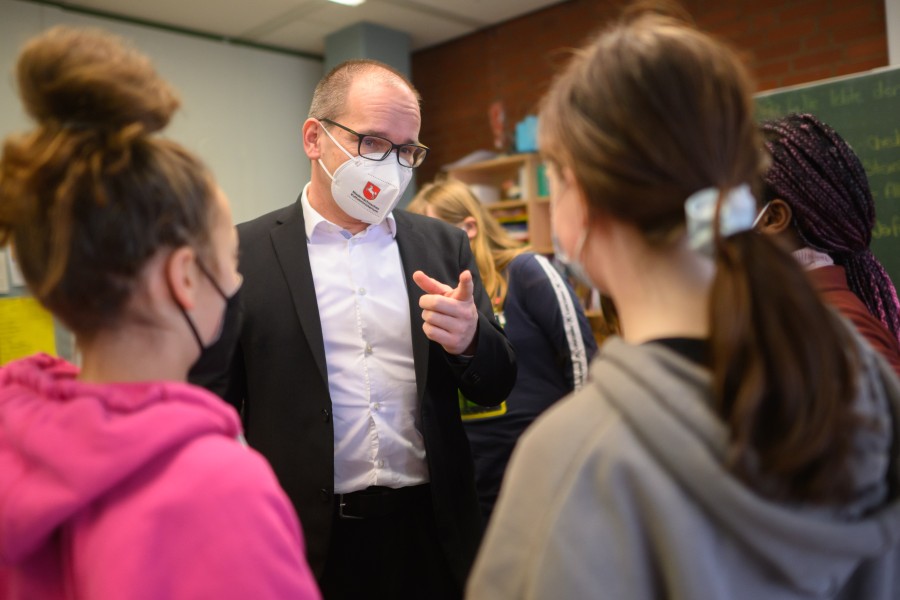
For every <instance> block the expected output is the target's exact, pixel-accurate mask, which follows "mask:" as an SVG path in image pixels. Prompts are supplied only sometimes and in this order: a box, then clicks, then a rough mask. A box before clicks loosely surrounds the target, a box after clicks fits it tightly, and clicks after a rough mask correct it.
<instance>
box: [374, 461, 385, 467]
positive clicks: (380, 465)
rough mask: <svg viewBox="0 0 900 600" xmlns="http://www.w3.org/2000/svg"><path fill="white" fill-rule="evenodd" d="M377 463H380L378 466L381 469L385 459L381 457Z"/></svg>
mask: <svg viewBox="0 0 900 600" xmlns="http://www.w3.org/2000/svg"><path fill="white" fill-rule="evenodd" d="M375 464H376V465H378V468H379V469H380V468H381V467H383V466H384V461H383V460H380V459H379V461H378V462H377V463H375Z"/></svg>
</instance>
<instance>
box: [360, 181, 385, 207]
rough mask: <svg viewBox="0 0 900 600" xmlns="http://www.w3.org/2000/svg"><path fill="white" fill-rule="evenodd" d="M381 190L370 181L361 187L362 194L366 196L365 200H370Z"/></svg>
mask: <svg viewBox="0 0 900 600" xmlns="http://www.w3.org/2000/svg"><path fill="white" fill-rule="evenodd" d="M380 192H381V188H380V187H378V186H377V185H375V184H374V183H372V182H371V181H370V182H369V183H367V184H366V187H365V188H363V196H365V197H366V200H368V201H370V202H371V201H372V200H374V199H375V198H377V197H378V194H379V193H380Z"/></svg>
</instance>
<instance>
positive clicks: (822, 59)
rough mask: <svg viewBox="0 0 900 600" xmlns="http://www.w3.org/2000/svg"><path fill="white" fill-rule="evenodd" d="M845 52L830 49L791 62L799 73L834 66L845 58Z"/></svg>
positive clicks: (805, 55)
mask: <svg viewBox="0 0 900 600" xmlns="http://www.w3.org/2000/svg"><path fill="white" fill-rule="evenodd" d="M843 54H844V53H843V52H842V51H841V49H840V48H828V49H826V50H821V51H818V52H810V53H808V54H804V55H803V56H800V57H798V58H795V59H793V60H792V61H791V64H792V66H793V67H794V69H796V70H797V71H805V70H807V69H813V68H817V67H820V66H829V67H830V66H832V65H834V64H835V63H837V62H838V61H840V60H841V59H842V58H843Z"/></svg>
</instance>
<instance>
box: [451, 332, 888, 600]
mask: <svg viewBox="0 0 900 600" xmlns="http://www.w3.org/2000/svg"><path fill="white" fill-rule="evenodd" d="M860 344H861V345H860V348H861V350H860V351H861V353H862V359H863V360H862V362H863V364H862V368H861V371H862V373H863V377H862V378H861V381H860V384H859V396H858V398H857V401H856V410H857V412H859V413H860V414H864V415H866V416H867V417H868V418H870V419H871V420H872V422H873V424H874V426H873V428H871V429H870V430H867V431H866V432H864V433H861V434H860V435H859V436H857V439H855V440H854V442H855V453H854V457H853V461H854V473H855V481H856V491H857V494H856V497H855V499H854V501H853V502H851V503H849V504H847V505H846V506H841V507H833V508H823V507H815V508H814V507H807V506H797V505H793V506H789V505H785V504H782V503H776V502H773V501H770V500H768V499H766V498H764V497H762V496H760V495H759V494H757V493H755V492H754V491H752V490H751V489H749V488H748V487H747V486H745V485H744V484H743V483H741V482H740V481H738V480H737V479H736V478H735V477H733V476H732V475H731V474H730V473H729V472H728V470H727V469H726V468H725V466H724V462H725V460H724V457H725V453H726V448H727V441H728V432H727V429H726V427H725V425H724V424H723V423H722V422H721V421H720V420H719V419H718V418H717V417H716V416H715V414H714V413H713V412H712V410H711V409H710V406H711V402H712V399H711V378H710V373H709V371H708V370H706V369H704V368H702V367H700V366H698V365H696V364H694V363H692V362H691V361H689V360H687V359H686V358H684V357H682V356H680V355H679V354H677V353H675V352H673V351H672V350H670V349H668V348H667V347H665V346H663V345H661V344H654V343H649V344H644V345H640V346H632V345H628V344H626V343H625V342H623V341H622V340H619V339H615V338H614V339H611V340H608V341H607V342H606V343H605V344H604V345H603V347H602V348H601V350H600V354H599V355H598V357H597V358H596V359H595V360H594V362H593V364H592V366H591V381H590V382H589V384H588V385H587V386H585V388H583V389H582V390H581V391H580V392H578V393H576V394H574V395H572V396H570V397H568V398H567V399H565V400H563V401H561V402H560V403H558V404H557V405H556V406H555V407H554V408H552V409H551V410H550V411H549V412H547V413H545V415H544V416H543V417H542V418H541V419H539V420H538V421H537V422H536V423H535V425H534V426H533V427H532V428H531V429H530V430H528V431H527V432H526V433H525V435H524V436H523V438H522V439H521V441H520V443H519V445H518V447H517V449H516V451H515V453H514V454H513V457H512V461H511V463H510V467H509V470H508V472H507V475H506V478H505V480H504V483H503V488H502V490H501V494H500V499H499V502H498V504H497V507H496V510H495V513H494V518H493V519H492V521H491V524H490V526H489V528H488V531H487V534H486V537H485V540H484V543H483V545H482V547H481V550H480V552H479V555H478V558H477V560H476V563H475V566H474V568H473V571H472V575H471V577H470V580H469V585H468V589H467V597H468V598H470V599H473V600H478V599H490V600H499V599H512V598H535V599H542V600H543V599H547V598H562V599H566V600H569V599H576V598H611V599H619V598H621V599H628V600H640V599H645V598H646V599H656V598H670V599H684V600H688V599H690V600H702V599H706V598H710V599H712V598H725V599H729V600H730V599H765V600H778V599H787V598H847V599H850V598H852V599H865V600H889V599H890V600H897V599H900V497H898V485H897V484H898V481H900V461H898V448H897V443H896V442H897V441H900V431H898V422H897V420H896V419H894V418H892V416H891V414H892V413H893V414H894V415H900V383H898V381H897V379H896V378H895V376H894V374H893V373H892V372H891V370H890V367H888V366H887V365H886V363H884V362H883V360H882V359H881V358H880V357H878V356H877V355H876V354H875V353H874V352H873V351H872V350H871V349H870V348H869V347H868V346H867V345H865V344H864V343H862V342H860Z"/></svg>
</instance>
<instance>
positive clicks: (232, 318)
mask: <svg viewBox="0 0 900 600" xmlns="http://www.w3.org/2000/svg"><path fill="white" fill-rule="evenodd" d="M197 266H198V267H199V268H200V271H202V272H203V274H204V275H206V278H207V279H209V282H210V283H212V284H213V287H214V288H215V289H216V292H218V293H219V295H220V296H221V297H222V299H223V300H225V310H224V311H223V312H222V320H221V321H219V329H218V331H217V332H216V335H215V336H214V337H213V339H212V340H211V341H210V342H209V344H204V343H203V340H202V339H201V338H200V332H199V331H197V327H196V326H195V325H194V321H193V320H191V317H190V315H188V314H187V311H186V310H184V307H183V306H181V304H178V308H179V309H180V310H181V314H182V315H184V319H185V321H187V324H188V327H190V328H191V333H193V334H194V339H195V340H197V345H198V346H200V358H198V359H197V362H196V363H194V366H193V367H192V369H193V368H197V365H198V363H200V362H202V361H203V360H204V355H205V354H207V353H208V352H209V350H210V349H211V348H213V347H214V346H217V345H224V344H225V343H230V344H232V345H233V343H234V342H236V341H237V334H238V332H239V331H240V328H241V310H240V306H241V303H240V292H241V286H242V285H243V281H242V282H241V284H240V285H238V288H237V289H236V290H235V291H234V293H233V294H231V296H228V295H226V294H225V292H224V291H222V288H221V287H220V286H219V284H218V283H217V282H216V280H215V278H214V277H213V276H212V275H210V273H209V271H207V270H206V267H204V266H203V263H202V262H200V261H197ZM219 342H222V344H219ZM219 352H221V350H218V349H217V354H219ZM225 353H226V354H229V355H230V354H231V352H230V349H229V350H228V351H226V352H225ZM219 355H220V356H221V354H219Z"/></svg>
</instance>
